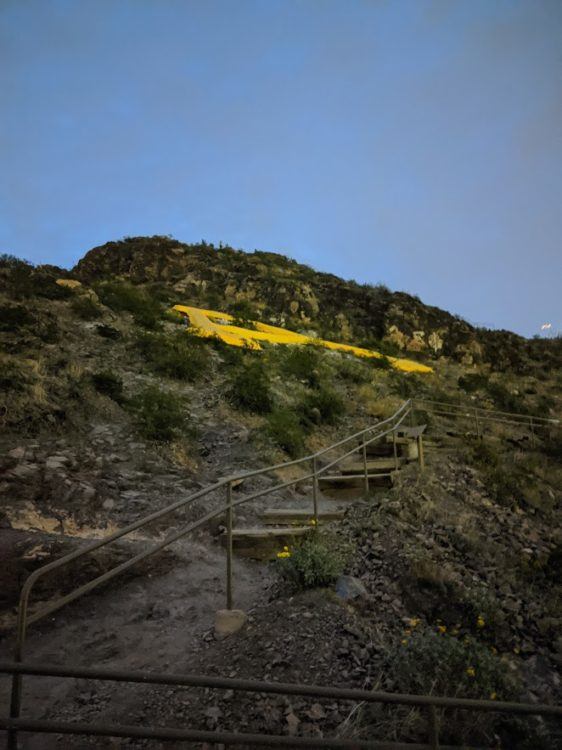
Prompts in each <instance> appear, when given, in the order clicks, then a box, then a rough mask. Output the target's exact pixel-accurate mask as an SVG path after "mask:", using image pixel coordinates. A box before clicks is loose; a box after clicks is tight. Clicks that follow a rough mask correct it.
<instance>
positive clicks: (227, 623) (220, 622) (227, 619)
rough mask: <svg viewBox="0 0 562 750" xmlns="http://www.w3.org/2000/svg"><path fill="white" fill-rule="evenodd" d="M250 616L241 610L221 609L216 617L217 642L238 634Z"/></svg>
mask: <svg viewBox="0 0 562 750" xmlns="http://www.w3.org/2000/svg"><path fill="white" fill-rule="evenodd" d="M247 619H248V615H247V614H246V613H245V612H243V611H242V610H241V609H219V610H217V613H216V615H215V630H214V636H215V638H216V640H217V641H222V640H223V639H224V638H228V636H229V635H233V634H234V633H237V632H238V631H239V630H240V629H241V628H242V627H243V625H244V623H245V622H246V620H247Z"/></svg>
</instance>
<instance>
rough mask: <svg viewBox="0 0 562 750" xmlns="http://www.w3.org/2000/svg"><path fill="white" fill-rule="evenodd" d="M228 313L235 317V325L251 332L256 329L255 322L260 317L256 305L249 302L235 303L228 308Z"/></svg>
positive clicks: (240, 301)
mask: <svg viewBox="0 0 562 750" xmlns="http://www.w3.org/2000/svg"><path fill="white" fill-rule="evenodd" d="M228 312H229V313H230V314H231V315H232V316H233V317H234V321H233V323H234V325H237V326H241V327H242V328H248V329H250V330H252V329H255V324H254V322H253V321H254V320H255V319H256V318H257V317H258V313H257V310H256V308H255V307H254V305H253V304H252V303H251V302H249V301H248V300H239V301H238V302H233V303H232V304H230V305H229V306H228Z"/></svg>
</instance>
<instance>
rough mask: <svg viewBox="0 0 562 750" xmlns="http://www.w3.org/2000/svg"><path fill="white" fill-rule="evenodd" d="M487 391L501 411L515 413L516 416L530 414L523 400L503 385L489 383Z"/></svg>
mask: <svg viewBox="0 0 562 750" xmlns="http://www.w3.org/2000/svg"><path fill="white" fill-rule="evenodd" d="M487 391H488V394H489V395H490V397H491V398H492V400H493V402H494V404H495V406H496V407H497V408H498V409H499V410H500V411H508V412H514V413H515V414H526V413H527V412H528V409H527V406H526V404H525V402H524V401H523V399H522V398H521V397H520V396H516V395H515V394H513V393H511V391H509V390H508V389H507V388H506V387H505V386H504V385H502V383H497V382H496V383H493V382H492V383H491V382H488V385H487Z"/></svg>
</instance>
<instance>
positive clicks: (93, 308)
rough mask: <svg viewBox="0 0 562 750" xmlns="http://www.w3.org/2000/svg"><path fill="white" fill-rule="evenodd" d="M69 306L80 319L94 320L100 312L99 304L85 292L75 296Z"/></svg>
mask: <svg viewBox="0 0 562 750" xmlns="http://www.w3.org/2000/svg"><path fill="white" fill-rule="evenodd" d="M70 308H71V310H72V311H73V312H74V314H75V315H77V316H78V317H79V318H82V320H96V319H97V318H100V317H101V314H102V311H101V308H100V306H99V305H97V304H96V303H95V302H94V300H93V299H92V298H91V297H89V296H87V295H85V294H83V295H80V296H79V297H75V298H74V299H73V300H72V302H71V303H70Z"/></svg>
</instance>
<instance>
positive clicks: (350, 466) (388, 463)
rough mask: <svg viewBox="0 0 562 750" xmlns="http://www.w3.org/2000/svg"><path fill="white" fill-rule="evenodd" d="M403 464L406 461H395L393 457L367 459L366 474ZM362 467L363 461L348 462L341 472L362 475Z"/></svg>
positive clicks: (399, 459) (401, 459) (363, 469)
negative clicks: (352, 472)
mask: <svg viewBox="0 0 562 750" xmlns="http://www.w3.org/2000/svg"><path fill="white" fill-rule="evenodd" d="M404 463H406V461H405V460H404V459H403V458H397V459H396V461H395V460H394V456H393V457H391V458H377V459H372V458H371V459H367V472H369V471H372V470H373V469H394V468H396V467H399V466H401V465H402V464H404ZM364 467H365V464H364V463H363V461H350V462H349V463H347V464H343V466H342V471H355V472H358V473H359V472H363V473H364V471H365V468H364Z"/></svg>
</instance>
